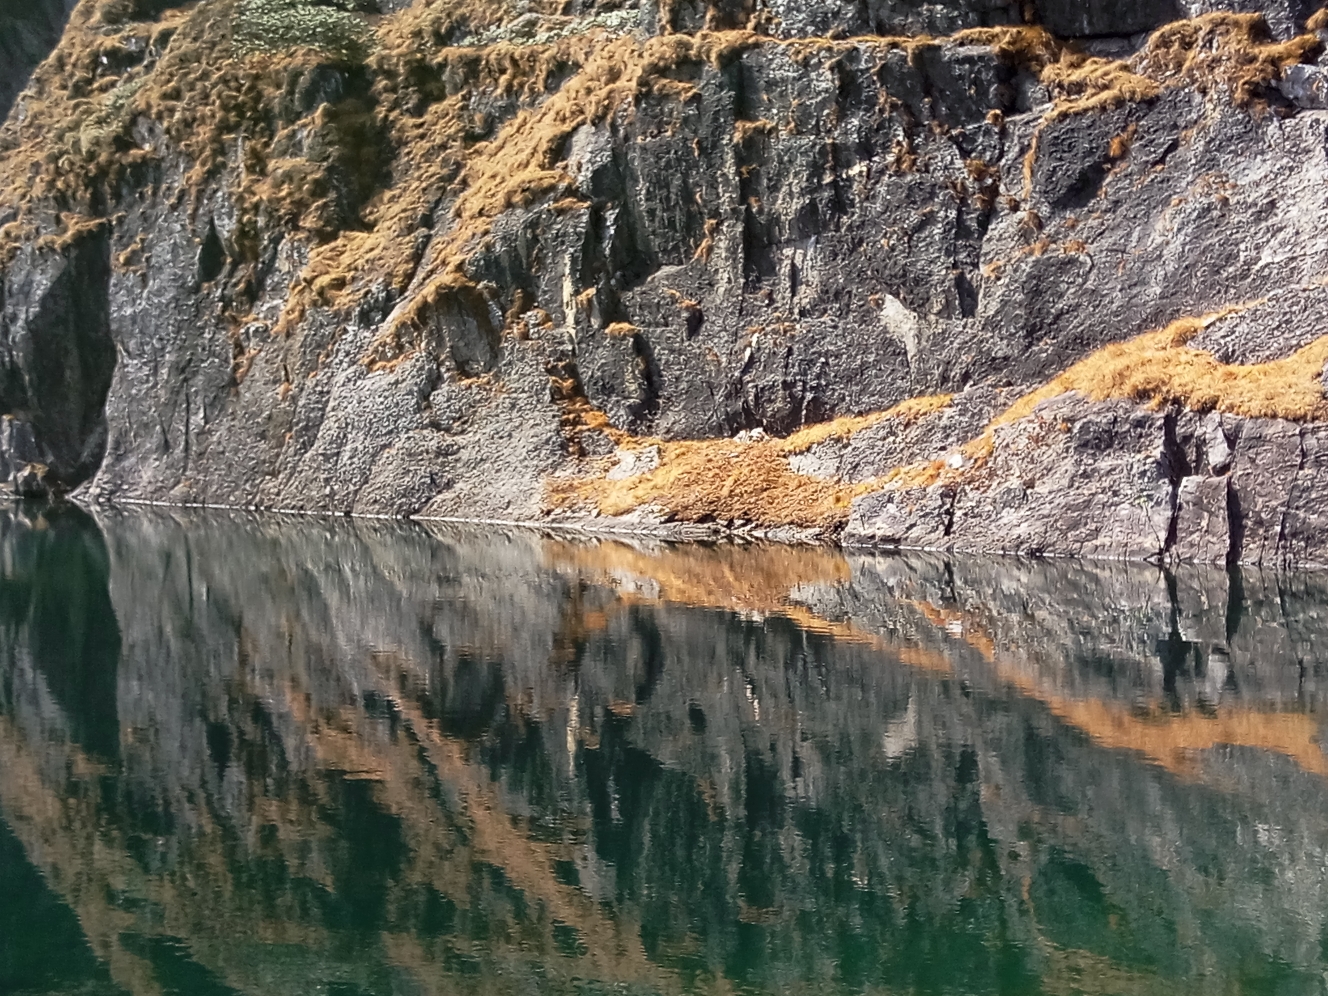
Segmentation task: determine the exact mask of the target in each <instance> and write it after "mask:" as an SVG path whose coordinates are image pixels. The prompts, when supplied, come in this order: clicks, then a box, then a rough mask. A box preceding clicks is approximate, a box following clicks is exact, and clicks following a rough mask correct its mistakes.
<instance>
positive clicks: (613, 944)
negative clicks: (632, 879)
mask: <svg viewBox="0 0 1328 996" xmlns="http://www.w3.org/2000/svg"><path fill="white" fill-rule="evenodd" d="M386 697H387V698H388V700H389V701H391V702H392V703H393V704H394V705H395V707H396V709H397V710H398V712H399V713H400V715H401V716H402V718H403V719H404V720H405V722H406V723H407V724H409V726H410V728H411V730H412V731H413V733H414V734H415V736H416V737H417V738H418V742H419V749H420V750H422V751H423V752H424V755H425V756H426V757H427V758H428V760H429V762H430V764H432V765H433V767H434V769H435V770H436V771H437V773H438V777H439V778H440V779H442V780H443V781H444V782H446V783H447V785H448V788H449V789H450V790H451V791H452V792H455V793H456V794H457V796H458V797H459V798H460V799H461V801H462V803H463V805H464V807H465V814H466V816H467V817H468V818H469V819H470V822H471V823H472V824H473V826H474V833H473V834H472V836H471V846H472V848H473V850H474V857H475V858H476V859H479V860H485V861H489V862H491V863H492V864H493V865H494V866H495V867H498V868H501V869H502V870H503V872H504V874H506V875H507V877H508V879H509V880H510V881H511V883H512V884H513V885H514V886H516V887H517V888H518V889H520V890H521V891H522V892H523V893H525V894H526V898H527V901H528V902H531V903H540V904H542V905H543V906H544V908H545V910H546V911H547V913H548V915H549V917H550V918H551V919H553V920H558V921H561V922H563V923H566V924H568V925H570V926H572V927H574V928H576V930H577V931H578V933H579V934H580V935H581V937H582V939H583V940H584V941H585V943H586V946H587V949H588V950H587V953H586V954H585V956H584V957H583V959H582V960H581V963H580V965H579V966H578V968H579V970H580V971H584V972H587V973H589V974H590V976H591V977H593V978H595V979H598V980H601V981H610V982H617V983H627V984H640V983H645V984H647V985H649V986H651V987H653V988H654V989H655V990H656V991H661V992H669V991H673V990H676V989H677V988H678V987H677V983H676V980H675V979H674V978H673V976H672V975H671V974H670V973H669V972H668V971H667V970H664V969H661V968H660V967H659V966H658V965H656V964H655V963H654V962H652V961H651V960H650V958H649V956H648V955H647V954H646V953H645V950H644V948H642V946H641V938H640V928H639V927H638V926H637V925H635V924H632V923H631V922H629V921H627V920H626V919H625V918H624V919H614V918H612V917H610V916H607V915H605V913H604V911H603V910H602V909H601V908H600V906H599V904H597V903H596V902H595V901H594V900H593V899H592V898H591V897H590V896H588V895H587V894H586V893H584V892H582V891H581V890H580V889H577V888H575V887H573V886H570V885H564V884H563V883H561V882H559V881H558V880H557V879H556V877H555V876H554V862H555V861H557V860H558V859H560V858H565V857H567V856H568V854H567V853H566V850H565V849H564V848H561V847H559V846H558V845H556V844H552V843H547V842H544V841H538V840H532V839H531V838H530V837H529V836H528V835H527V833H526V832H525V831H524V830H523V829H522V828H521V827H520V826H519V825H517V824H515V823H514V821H513V819H512V817H511V816H510V815H509V814H508V813H507V812H506V807H505V806H504V805H503V801H502V798H501V797H500V796H499V794H498V791H497V790H496V789H495V788H494V786H493V783H492V782H491V780H490V777H489V773H488V771H486V770H484V769H483V768H480V767H478V766H476V765H474V764H472V763H471V762H470V761H469V760H468V759H467V758H466V756H465V753H464V752H463V750H462V747H461V745H460V744H459V743H457V742H456V741H454V740H452V739H450V738H448V737H445V736H443V735H442V734H441V733H440V732H439V731H438V729H437V728H436V726H435V725H434V724H433V723H431V722H430V721H429V720H428V719H427V718H426V717H425V716H424V714H423V712H422V711H421V710H420V709H419V707H417V706H415V705H414V704H412V703H411V702H409V701H407V700H405V699H402V698H398V697H397V696H395V695H391V694H388V695H387V696H386Z"/></svg>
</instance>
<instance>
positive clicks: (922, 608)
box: [908, 601, 996, 661]
mask: <svg viewBox="0 0 1328 996" xmlns="http://www.w3.org/2000/svg"><path fill="white" fill-rule="evenodd" d="M908 604H910V605H912V606H913V607H914V608H916V609H917V610H918V611H919V612H921V613H922V615H923V617H924V618H925V619H926V620H927V622H929V623H931V624H932V625H933V626H935V627H937V628H938V629H943V630H945V631H946V632H947V633H949V634H951V635H952V636H958V637H960V638H961V639H962V640H963V641H964V642H965V643H967V644H968V645H969V646H970V647H972V648H973V649H974V650H976V651H977V652H978V653H980V654H981V655H982V656H983V657H984V658H985V659H986V660H988V661H993V660H995V659H996V641H995V640H993V639H992V638H991V637H990V636H989V635H988V634H987V631H986V630H984V629H982V628H981V627H979V626H976V625H975V624H974V623H973V620H972V619H971V618H970V617H969V615H968V614H967V613H964V612H956V611H955V610H953V609H942V608H938V607H937V606H935V605H932V604H931V603H930V602H923V601H911V602H909V603H908Z"/></svg>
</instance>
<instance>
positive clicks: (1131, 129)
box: [0, 0, 1328, 568]
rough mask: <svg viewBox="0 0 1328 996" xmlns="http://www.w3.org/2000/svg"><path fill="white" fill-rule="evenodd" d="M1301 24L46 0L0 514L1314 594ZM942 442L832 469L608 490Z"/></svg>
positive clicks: (731, 5)
mask: <svg viewBox="0 0 1328 996" xmlns="http://www.w3.org/2000/svg"><path fill="white" fill-rule="evenodd" d="M48 8H49V9H48ZM1313 14H1314V10H1313V9H1312V7H1311V5H1307V4H1303V3H1299V2H1294V0H1258V2H1255V0H1249V2H1245V0H1242V2H1236V0H1231V2H1226V0H1223V2H1216V0H1214V2H1209V0H1202V2H1201V0H1149V2H1124V0H1091V2H1087V0H1073V2H1069V0H1033V2H1014V0H948V2H939V0H938V2H920V0H871V2H868V3H860V4H845V3H819V4H801V3H785V2H783V0H759V2H758V0H752V2H746V0H744V2H737V0H715V2H699V0H677V2H668V3H664V2H661V3H651V2H641V3H637V4H632V3H629V4H625V5H616V4H601V3H593V2H585V3H573V4H570V5H564V7H560V8H558V9H557V10H556V11H555V10H553V9H552V8H551V7H547V8H546V7H545V6H539V5H536V6H535V7H531V6H530V5H528V4H518V3H515V2H510V3H509V2H507V0H489V2H486V3H459V2H453V0H448V2H445V3H442V2H440V3H425V2H424V0H417V2H415V3H405V2H395V0H394V2H391V3H387V2H383V3H377V4H375V3H345V4H319V3H313V2H312V0H209V2H207V3H203V4H196V5H181V4H177V3H171V2H165V3H163V2H155V0H153V2H148V0H132V2H131V0H87V2H85V3H82V4H80V5H79V6H78V7H77V8H76V9H75V10H74V11H73V13H72V14H71V15H70V17H69V20H68V25H67V27H65V29H64V33H63V36H62V37H61V39H60V42H59V45H58V47H57V48H56V49H55V50H54V51H53V52H52V53H51V55H50V57H49V58H48V59H47V60H46V61H45V62H44V63H43V64H42V65H41V67H40V68H39V69H37V70H36V71H35V72H32V71H31V66H32V65H33V64H34V60H35V59H37V58H38V57H39V56H40V55H41V54H42V53H43V52H44V51H45V49H44V48H43V45H45V46H49V45H51V44H54V39H55V35H56V34H57V33H58V32H57V30H56V29H57V28H58V27H59V26H60V25H61V24H62V23H63V19H64V9H63V8H62V7H60V6H59V5H58V4H57V5H56V6H49V5H41V4H37V5H32V4H29V5H25V6H24V7H23V10H21V11H19V10H17V9H15V10H13V11H9V10H8V9H6V10H5V11H3V12H0V46H9V47H13V46H15V45H19V46H21V47H22V53H20V54H17V55H13V57H12V58H11V57H10V53H9V52H8V51H7V49H6V48H0V66H3V69H0V73H3V74H4V79H3V80H0V107H2V106H3V105H4V102H5V100H7V98H5V97H4V94H5V90H4V87H9V88H10V89H13V88H15V87H19V86H23V85H26V87H27V88H26V90H25V91H24V96H23V97H22V99H21V100H19V101H18V102H17V103H16V104H15V106H14V110H13V113H12V114H11V115H10V116H9V118H8V120H7V122H6V123H5V125H4V126H3V130H0V414H4V415H6V416H8V418H6V420H5V423H4V426H3V427H2V431H0V482H5V483H7V484H8V485H9V486H10V487H11V488H12V489H13V490H16V491H18V492H20V493H24V494H33V495H36V494H44V493H50V492H64V491H71V490H73V491H76V493H77V494H79V495H80V496H81V497H83V498H85V499H87V500H89V501H93V500H101V499H116V498H121V499H123V498H131V499H136V500H151V501H160V502H167V503H174V504H198V503H202V504H211V505H225V506H229V507H245V508H249V507H259V508H267V509H283V510H298V511H335V512H352V513H359V514H372V515H390V516H425V517H440V518H456V517H463V518H471V519H483V520H501V521H514V520H521V521H548V520H559V521H573V520H574V521H585V520H588V519H601V520H611V521H612V522H613V523H614V524H615V525H616V526H618V527H620V528H623V529H628V530H634V531H637V532H645V531H650V530H652V529H653V530H655V531H672V532H673V533H675V534H682V533H685V532H687V531H689V530H692V531H696V530H699V531H702V532H708V533H711V534H716V533H718V534H724V533H729V532H734V531H738V532H741V531H743V530H747V531H749V532H750V531H753V530H754V531H756V532H759V533H760V534H762V535H765V536H772V535H779V536H785V537H788V536H791V535H798V536H807V535H813V534H814V535H817V536H820V537H827V536H828V537H834V538H837V537H841V536H847V537H848V538H849V539H851V540H852V541H853V542H855V543H863V544H867V545H869V546H872V547H874V548H878V549H879V548H888V547H910V546H919V547H925V548H928V549H934V550H941V551H954V550H981V551H987V552H991V551H997V550H1001V551H1010V552H1018V553H1021V554H1056V555H1062V554H1073V555H1087V556H1094V557H1102V558H1118V559H1133V560H1149V559H1151V560H1155V561H1160V560H1171V561H1197V562H1205V563H1217V564H1224V563H1227V562H1239V563H1246V564H1249V565H1252V566H1263V567H1277V568H1281V567H1307V566H1324V565H1325V564H1328V550H1326V549H1325V548H1324V547H1323V546H1322V544H1321V543H1320V542H1318V540H1317V539H1316V537H1317V536H1319V535H1321V534H1322V533H1323V529H1322V525H1323V523H1322V520H1321V516H1320V515H1319V513H1318V509H1321V508H1323V507H1324V506H1325V501H1328V496H1325V495H1324V494H1323V491H1322V488H1323V485H1322V482H1321V478H1322V475H1321V474H1320V473H1319V471H1318V463H1319V460H1320V458H1319V455H1318V454H1319V449H1321V448H1322V446H1321V442H1320V436H1321V435H1322V425H1323V423H1324V422H1325V421H1328V401H1325V400H1324V398H1323V392H1322V385H1321V382H1320V380H1319V378H1320V374H1321V372H1322V369H1323V366H1324V362H1325V361H1326V360H1328V342H1325V340H1324V339H1323V338H1322V336H1321V335H1320V332H1321V329H1320V324H1321V323H1319V322H1318V320H1317V317H1316V316H1317V315H1318V313H1319V311H1320V310H1321V308H1322V303H1321V301H1319V298H1321V297H1322V293H1323V289H1322V286H1321V281H1320V278H1321V277H1322V276H1323V273H1322V266H1321V262H1320V261H1321V260H1322V259H1323V258H1324V250H1325V248H1326V246H1325V235H1324V232H1325V230H1326V229H1325V226H1324V225H1323V224H1322V220H1323V217H1324V215H1325V210H1326V209H1328V205H1326V204H1325V193H1324V192H1325V190H1326V189H1328V188H1326V187H1325V185H1324V183H1323V176H1324V172H1325V168H1326V167H1325V162H1324V151H1323V150H1324V148H1325V147H1326V143H1325V135H1324V127H1325V126H1324V121H1323V119H1322V114H1321V112H1320V110H1318V108H1321V107H1323V106H1328V75H1326V74H1325V69H1324V67H1323V66H1321V65H1320V60H1321V58H1322V40H1321V39H1320V38H1319V36H1318V35H1317V34H1316V33H1315V29H1316V28H1318V27H1319V26H1320V25H1319V24H1318V22H1317V21H1316V22H1313V23H1311V21H1310V17H1311V15H1313ZM20 22H21V23H20ZM43 32H44V34H43ZM41 39H45V41H42V40H41ZM39 42H40V44H39ZM30 74H31V75H30ZM29 77H30V78H29ZM1232 308H1236V309H1238V310H1237V311H1236V312H1231V311H1230V310H1226V311H1224V318H1223V319H1221V321H1223V322H1225V324H1224V325H1223V328H1222V329H1221V330H1220V331H1221V335H1218V334H1217V331H1214V333H1213V335H1212V336H1210V337H1207V338H1205V337H1202V336H1200V337H1191V338H1189V339H1185V338H1184V337H1179V338H1177V341H1176V343H1175V344H1174V346H1173V349H1172V352H1171V353H1169V354H1167V355H1166V356H1164V357H1159V356H1158V355H1157V354H1156V351H1155V352H1154V353H1146V352H1145V351H1139V352H1136V353H1130V354H1126V355H1124V356H1115V354H1111V356H1108V357H1107V359H1109V360H1110V361H1111V363H1112V364H1114V366H1113V367H1112V369H1111V371H1110V375H1109V376H1108V375H1107V373H1104V372H1103V371H1102V370H1100V369H1098V368H1096V367H1094V368H1092V369H1090V370H1089V371H1087V372H1082V373H1083V376H1080V377H1078V379H1077V380H1074V383H1073V384H1072V385H1071V384H1068V383H1067V384H1066V385H1065V390H1064V391H1061V392H1060V393H1061V395H1062V396H1060V397H1051V396H1048V397H1046V398H1045V399H1043V400H1044V402H1045V404H1043V405H1041V406H1032V405H1030V406H1028V408H1027V410H1022V409H1021V410H1020V411H1019V413H1018V414H1019V417H1018V418H1015V417H1014V416H1013V415H1011V414H1010V413H1011V410H1012V409H1011V406H1012V405H1017V404H1018V403H1019V401H1020V399H1021V398H1023V397H1025V396H1027V395H1029V393H1030V392H1032V391H1036V390H1037V389H1039V388H1040V387H1042V386H1043V385H1046V384H1048V383H1049V382H1050V383H1051V384H1053V385H1055V384H1058V383H1060V380H1059V379H1058V377H1059V375H1061V374H1064V373H1066V372H1067V371H1070V370H1073V369H1074V368H1075V365H1076V364H1078V363H1080V362H1081V361H1093V362H1096V361H1098V360H1102V356H1103V351H1104V350H1109V349H1110V348H1111V347H1113V346H1116V345H1119V344H1121V343H1127V342H1136V343H1137V342H1138V341H1139V340H1138V337H1139V336H1140V335H1141V334H1146V333H1149V332H1150V331H1151V330H1157V329H1162V328H1166V327H1171V325H1172V323H1175V322H1177V321H1178V320H1179V321H1188V320H1193V321H1195V322H1205V321H1208V316H1212V315H1214V314H1216V313H1218V312H1219V311H1223V310H1224V309H1232ZM1239 309H1243V310H1239ZM1256 311H1257V312H1258V314H1255V312H1256ZM1240 315H1248V316H1249V320H1248V321H1244V322H1243V321H1241V320H1240V318H1239V316H1240ZM1213 321H1217V319H1213ZM1187 328H1188V326H1187ZM1270 329H1271V330H1273V331H1271V332H1270V331H1269V330H1270ZM1191 331H1193V330H1191ZM1113 356H1114V357H1115V358H1114V359H1112V357H1113ZM1256 356H1257V357H1258V362H1261V363H1273V364H1281V365H1280V366H1277V367H1276V369H1275V370H1273V371H1271V372H1270V371H1263V370H1258V371H1250V370H1248V369H1246V368H1247V367H1248V365H1249V364H1250V363H1251V362H1254V360H1253V359H1252V358H1253V357H1256ZM1103 362H1105V361H1103ZM1092 370H1097V375H1094V376H1090V374H1091V373H1092ZM966 395H967V396H976V397H981V398H982V399H985V400H983V401H982V402H981V403H979V404H976V405H970V406H968V407H967V408H965V412H966V414H964V415H963V417H959V418H954V419H949V420H948V421H947V419H946V417H945V416H944V415H943V414H936V413H934V414H936V418H935V419H934V420H932V421H926V420H923V421H921V422H918V423H917V424H913V423H909V424H908V425H905V426H902V427H901V428H900V429H899V431H898V432H895V431H893V430H891V431H889V432H884V431H881V432H879V433H878V434H877V435H876V436H871V435H868V437H867V438H864V439H862V440H860V441H858V444H857V446H856V449H855V453H856V457H855V462H854V464H853V465H852V467H848V466H842V467H832V468H831V469H829V470H826V469H824V468H825V467H826V466H828V465H826V464H825V463H824V462H823V461H822V462H816V461H811V462H807V461H804V462H803V463H800V464H796V465H795V464H794V463H791V462H790V459H789V458H790V457H791V456H804V455H805V454H802V453H781V454H776V455H775V456H774V457H773V458H772V459H771V460H770V461H767V462H766V463H759V461H758V463H757V464H756V465H750V466H749V465H747V464H743V465H742V468H741V469H740V470H739V471H737V472H735V473H734V474H733V477H734V480H732V481H723V480H721V481H718V482H715V486H714V488H713V489H711V490H707V489H706V488H704V487H701V486H696V485H695V484H694V482H691V481H684V485H685V486H684V485H678V486H675V485H677V482H678V481H679V480H680V477H679V473H678V466H677V464H678V460H679V459H682V457H683V456H684V455H685V454H684V455H680V454H677V453H675V452H674V451H671V450H669V448H668V447H667V446H665V447H664V449H663V450H662V451H660V452H661V459H660V462H659V463H658V464H657V465H655V466H653V467H651V468H649V469H645V468H646V465H647V464H648V463H649V461H646V463H642V462H641V461H639V460H636V459H635V457H636V455H639V454H642V453H646V452H653V451H652V450H651V448H652V447H656V446H659V445H661V443H663V444H667V443H682V442H691V441H698V442H704V441H720V442H724V443H725V444H726V445H727V443H728V442H729V441H735V445H737V446H740V447H751V446H753V445H755V443H754V440H761V439H769V438H770V437H779V438H785V437H789V436H790V435H795V434H797V433H798V432H799V431H803V430H806V429H808V428H814V429H819V428H824V427H827V426H830V427H833V426H835V425H838V424H840V420H843V419H849V420H853V419H860V418H869V417H874V416H876V415H880V414H882V413H886V412H889V411H892V410H894V409H895V408H896V406H897V405H898V404H899V403H901V402H909V401H915V402H916V401H918V400H919V399H928V398H936V397H942V398H944V397H949V396H957V397H962V396H966ZM993 399H996V400H993ZM997 400H998V401H999V403H996V401H997ZM955 404H956V405H958V406H960V407H963V403H962V402H959V401H956V402H955ZM979 409H980V410H982V411H983V412H984V414H983V417H982V418H978V419H973V418H970V417H969V416H970V415H971V414H972V413H973V412H974V411H977V410H979ZM1035 409H1036V410H1035ZM1213 415H1217V416H1220V417H1221V418H1222V419H1224V420H1226V421H1224V422H1223V426H1222V428H1221V430H1220V434H1224V435H1225V437H1226V439H1225V442H1224V443H1223V445H1225V446H1228V447H1229V448H1231V449H1232V450H1233V452H1234V456H1233V458H1232V459H1231V460H1229V461H1226V462H1225V463H1224V462H1222V461H1218V462H1217V463H1213V462H1212V461H1210V460H1209V459H1208V454H1209V452H1210V451H1209V449H1208V448H1207V445H1208V444H1207V440H1208V437H1209V436H1212V434H1213V433H1212V432H1211V431H1210V430H1209V429H1208V428H1205V427H1204V423H1203V422H1202V420H1203V419H1205V418H1209V417H1210V416H1213ZM1005 416H1010V417H1009V418H1008V419H1007V420H1006V421H1002V419H1003V418H1004V417H1005ZM1062 422H1064V423H1066V424H1070V425H1071V426H1072V427H1075V432H1074V433H1073V434H1072V435H1071V437H1070V439H1069V443H1070V445H1067V438H1066V437H1065V436H1064V434H1056V433H1053V432H1051V431H1050V429H1048V426H1053V427H1054V426H1059V425H1060V424H1061V423H1062ZM970 423H971V424H970ZM960 425H962V426H963V427H964V434H963V435H959V436H956V435H955V432H957V431H958V427H959V426H960ZM997 429H1001V430H1002V431H1000V432H997V431H996V430H997ZM859 430H863V426H862V424H861V423H860V422H854V421H850V422H848V423H844V424H843V425H842V426H841V428H839V429H834V430H829V429H827V431H828V432H832V434H833V432H838V433H839V435H838V436H836V437H835V438H836V439H837V440H840V441H842V442H844V443H845V445H846V447H847V448H849V449H854V447H853V438H854V437H855V435H856V434H858V433H859ZM1081 430H1082V431H1081ZM863 431H866V430H863ZM905 432H908V433H911V434H910V435H909V439H908V441H909V445H908V446H907V447H899V446H896V445H893V443H894V442H895V441H896V440H895V437H896V436H899V435H901V434H903V433H905ZM1241 440H1244V441H1246V448H1245V450H1241V447H1240V445H1239V444H1240V441H1241ZM1196 441H1197V442H1196ZM1191 443H1194V445H1191ZM964 447H967V448H966V449H963V452H957V449H959V448H964ZM1302 455H1303V457H1304V459H1303V460H1302V459H1301V456H1302ZM1182 457H1183V459H1182ZM723 461H725V462H728V461H729V457H728V456H727V455H725V456H724V457H723ZM933 462H940V463H941V464H943V465H944V467H943V471H938V472H937V473H931V472H929V471H925V468H927V467H928V466H929V465H930V464H931V463H933ZM915 465H916V466H915ZM1265 466H1272V467H1273V468H1274V469H1272V470H1270V471H1267V472H1262V471H1261V470H1260V468H1262V467H1265ZM624 467H626V468H629V469H630V473H629V472H628V470H624V469H623V468H624ZM865 468H871V471H872V473H871V475H870V476H869V477H864V476H863V475H862V472H863V470H864V469H865ZM919 468H923V470H919ZM897 472H898V473H897ZM905 472H907V473H905ZM614 473H619V474H620V475H625V476H629V477H631V478H632V480H631V481H629V482H628V483H627V484H626V485H622V486H618V481H620V478H619V479H615V480H611V479H610V477H609V475H611V474H614ZM938 474H939V475H940V477H942V478H944V479H943V480H941V481H940V482H939V483H938V482H937V480H936V478H937V476H938ZM684 476H685V475H684ZM698 476H700V477H701V478H703V480H702V482H701V483H702V484H704V483H705V480H704V479H710V478H714V477H715V474H714V473H713V472H712V471H706V472H701V473H699V475H698ZM775 476H780V477H781V479H783V480H784V483H785V484H786V485H787V487H786V489H785V490H786V491H787V492H788V495H789V497H788V500H786V501H785V500H775V499H773V498H771V497H770V494H769V492H770V484H771V479H772V477H775ZM818 482H819V483H818ZM919 482H921V483H920V484H919ZM869 485H875V487H869ZM915 486H918V487H922V488H923V489H924V490H926V489H927V488H932V490H930V491H928V492H927V493H926V494H919V495H915V494H914V493H913V492H914V488H915ZM808 489H813V490H815V489H819V493H820V499H818V500H817V501H811V500H810V499H805V498H804V497H800V496H799V495H800V493H801V492H805V491H807V490H808ZM610 492H611V493H610ZM698 496H699V497H698ZM855 503H857V505H856V506H855ZM901 509H903V510H905V511H904V512H901ZM1284 519H1286V520H1287V521H1291V520H1295V522H1294V526H1293V528H1292V529H1291V530H1290V531H1289V532H1287V533H1286V534H1285V535H1283V534H1282V533H1281V532H1279V526H1278V523H1280V522H1282V521H1283V520H1284ZM1010 520H1017V521H1015V522H1013V524H1012V522H1011V521H1010ZM993 524H994V525H993Z"/></svg>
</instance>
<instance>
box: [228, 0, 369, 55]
mask: <svg viewBox="0 0 1328 996" xmlns="http://www.w3.org/2000/svg"><path fill="white" fill-rule="evenodd" d="M232 33H233V37H234V39H235V47H236V49H237V50H238V51H239V52H241V53H245V54H250V53H254V52H283V51H287V50H290V49H296V48H305V49H313V50H315V51H319V52H326V53H328V54H329V55H334V56H338V57H340V58H343V59H347V60H352V61H356V60H360V59H363V58H364V57H365V56H366V55H367V54H368V51H369V48H370V46H371V44H372V41H373V32H372V30H371V29H370V27H369V24H368V22H367V21H366V20H365V19H364V17H363V16H362V15H361V14H359V13H357V12H356V11H355V10H354V9H353V7H352V6H351V5H350V4H349V3H345V2H342V3H340V4H337V5H336V6H329V5H327V4H321V3H320V4H313V3H309V2H308V0H240V2H239V3H238V4H237V5H236V7H235V12H234V26H233V28H232Z"/></svg>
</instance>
